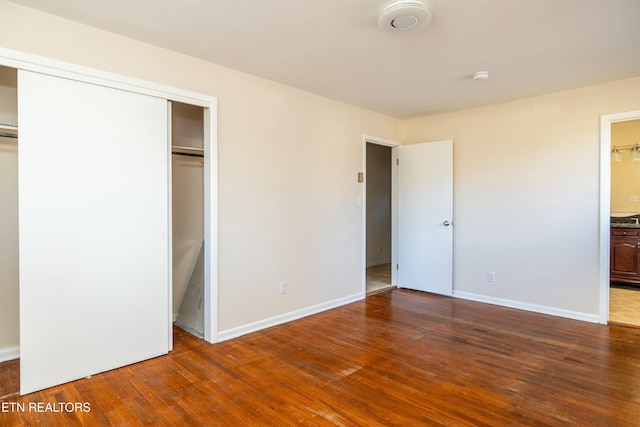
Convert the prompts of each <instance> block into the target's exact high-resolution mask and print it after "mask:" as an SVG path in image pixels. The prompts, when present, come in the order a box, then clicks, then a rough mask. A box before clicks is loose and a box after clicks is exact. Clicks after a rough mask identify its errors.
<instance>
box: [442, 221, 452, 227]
mask: <svg viewBox="0 0 640 427" xmlns="http://www.w3.org/2000/svg"><path fill="white" fill-rule="evenodd" d="M442 225H444V226H445V227H448V226H450V225H451V223H450V222H449V221H445V222H443V223H442Z"/></svg>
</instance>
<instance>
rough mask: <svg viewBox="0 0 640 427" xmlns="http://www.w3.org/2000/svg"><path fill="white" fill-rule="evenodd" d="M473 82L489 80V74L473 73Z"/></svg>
mask: <svg viewBox="0 0 640 427" xmlns="http://www.w3.org/2000/svg"><path fill="white" fill-rule="evenodd" d="M473 80H475V81H482V80H489V72H488V71H476V72H475V73H473Z"/></svg>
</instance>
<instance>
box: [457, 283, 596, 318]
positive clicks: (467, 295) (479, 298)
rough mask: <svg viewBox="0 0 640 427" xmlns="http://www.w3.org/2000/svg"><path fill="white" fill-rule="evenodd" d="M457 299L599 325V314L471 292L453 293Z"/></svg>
mask: <svg viewBox="0 0 640 427" xmlns="http://www.w3.org/2000/svg"><path fill="white" fill-rule="evenodd" d="M453 296H454V297H456V298H461V299H466V300H470V301H476V302H484V303H487V304H493V305H499V306H502V307H509V308H516V309H518V310H525V311H532V312H534V313H540V314H549V315H551V316H558V317H565V318H567V319H574V320H581V321H583V322H590V323H599V320H600V318H599V317H598V315H597V314H589V313H582V312H579V311H571V310H563V309H560V308H555V307H548V306H544V305H536V304H529V303H526V302H520V301H512V300H508V299H502V298H495V297H489V296H486V295H479V294H474V293H471V292H463V291H456V290H454V291H453Z"/></svg>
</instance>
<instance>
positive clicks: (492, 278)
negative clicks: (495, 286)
mask: <svg viewBox="0 0 640 427" xmlns="http://www.w3.org/2000/svg"><path fill="white" fill-rule="evenodd" d="M495 281H496V273H494V272H493V271H489V272H487V282H490V283H493V282H495Z"/></svg>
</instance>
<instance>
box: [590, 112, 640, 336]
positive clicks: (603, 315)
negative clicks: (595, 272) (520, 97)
mask: <svg viewBox="0 0 640 427" xmlns="http://www.w3.org/2000/svg"><path fill="white" fill-rule="evenodd" d="M637 119H640V110H635V111H627V112H624V113H616V114H606V115H603V116H600V275H599V282H600V299H599V300H600V303H599V307H598V313H599V315H598V322H599V323H602V324H604V325H606V324H607V323H608V322H609V234H610V233H611V231H610V229H611V218H610V216H611V124H612V123H615V122H624V121H627V120H637Z"/></svg>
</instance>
